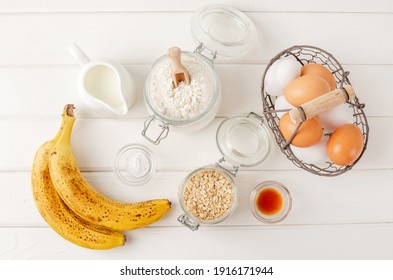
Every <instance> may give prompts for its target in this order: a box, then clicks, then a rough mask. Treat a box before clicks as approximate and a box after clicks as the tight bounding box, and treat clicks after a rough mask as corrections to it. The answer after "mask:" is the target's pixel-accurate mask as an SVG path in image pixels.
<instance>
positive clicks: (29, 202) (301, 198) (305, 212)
mask: <svg viewBox="0 0 393 280" xmlns="http://www.w3.org/2000/svg"><path fill="white" fill-rule="evenodd" d="M190 171H191V170H190ZM188 172H189V171H183V172H174V171H168V172H164V171H160V172H158V173H157V174H156V175H155V176H154V177H153V178H152V180H151V181H149V182H148V183H146V184H145V185H143V186H139V187H130V186H127V185H124V184H122V183H120V182H119V181H118V180H117V179H116V178H115V176H114V174H113V173H111V172H109V173H106V172H104V173H91V172H89V173H85V174H84V175H85V176H86V179H87V180H88V181H89V182H90V183H91V184H92V185H93V186H94V187H95V188H96V189H97V190H98V191H99V192H101V193H103V194H104V195H106V196H108V197H110V198H112V199H116V200H119V201H128V202H132V201H144V200H149V199H154V198H167V199H169V200H170V201H171V202H172V203H173V207H172V210H171V211H170V212H169V213H168V214H167V215H166V216H165V217H164V218H163V219H161V220H160V221H159V222H157V223H155V224H154V226H159V227H167V226H180V224H179V223H178V222H177V220H176V219H177V217H178V216H179V215H180V214H182V213H183V212H182V209H181V207H180V205H179V201H178V188H179V185H180V184H181V182H182V180H183V179H184V178H185V177H186V176H187V174H188ZM267 180H275V181H279V182H282V183H283V184H284V185H286V186H287V187H288V189H289V190H290V192H291V195H292V199H293V208H292V211H291V213H290V214H289V216H288V217H287V219H286V220H284V221H283V222H281V223H280V224H281V225H311V224H317V225H321V224H325V225H328V224H352V223H393V205H392V203H391V197H392V196H393V190H392V188H391V186H390V185H389V184H386V183H385V182H391V181H392V180H393V172H392V171H391V170H367V171H366V172H365V171H363V170H353V171H350V172H348V173H347V174H345V175H342V176H339V177H332V178H325V177H319V176H315V175H312V174H309V173H305V172H304V171H301V170H298V171H241V172H239V174H238V176H237V178H236V183H237V186H238V189H239V205H238V208H237V209H236V211H235V213H234V214H233V216H232V217H231V218H229V219H228V220H227V221H225V222H224V223H222V224H219V226H220V227H221V226H224V227H225V226H247V225H254V226H258V225H262V224H261V223H260V222H259V221H258V220H256V219H255V218H254V216H253V215H252V213H251V211H250V206H249V205H250V202H249V197H250V194H251V192H252V189H253V188H254V187H255V186H256V185H258V184H259V183H261V182H263V181H267ZM0 186H1V187H0V205H1V206H0V209H1V210H2V211H0V227H8V226H11V227H12V226H46V223H45V221H44V220H43V219H42V218H41V216H40V215H39V213H38V211H37V209H36V206H35V204H34V201H33V197H32V194H31V189H30V173H25V172H24V173H20V172H12V173H0Z"/></svg>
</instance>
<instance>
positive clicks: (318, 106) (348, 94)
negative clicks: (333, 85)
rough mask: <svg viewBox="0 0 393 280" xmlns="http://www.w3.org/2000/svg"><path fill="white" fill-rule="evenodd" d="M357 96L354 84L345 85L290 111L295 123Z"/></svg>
mask: <svg viewBox="0 0 393 280" xmlns="http://www.w3.org/2000/svg"><path fill="white" fill-rule="evenodd" d="M354 97H355V91H354V90H353V88H352V86H350V85H345V86H343V88H338V89H335V90H333V91H331V92H328V93H326V94H324V95H321V96H319V97H317V98H315V99H313V100H310V101H308V102H306V103H304V104H302V105H301V106H298V107H296V108H293V109H292V110H290V111H289V116H290V117H291V120H292V122H293V123H295V124H299V123H300V122H303V121H305V120H308V119H311V118H313V117H315V116H317V115H319V114H320V113H323V112H325V111H328V110H330V109H332V108H334V107H336V106H338V105H340V104H343V103H345V102H348V101H349V100H351V99H353V98H354Z"/></svg>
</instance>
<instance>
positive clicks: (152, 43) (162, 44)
mask: <svg viewBox="0 0 393 280" xmlns="http://www.w3.org/2000/svg"><path fill="white" fill-rule="evenodd" d="M246 14H247V15H248V16H249V17H250V18H251V20H252V21H253V22H254V24H255V26H256V28H257V30H258V33H259V34H258V39H259V41H258V44H256V45H255V47H254V48H253V49H252V50H251V51H250V52H249V54H247V55H245V56H243V57H241V58H234V59H231V60H230V62H231V63H240V62H242V63H254V64H255V63H258V64H262V63H267V62H268V61H270V59H271V58H272V57H273V56H275V55H276V54H277V53H278V52H280V51H281V50H283V49H286V48H288V47H291V46H292V45H298V44H306V45H314V46H318V47H320V48H322V49H325V50H326V51H328V52H330V53H333V54H334V56H335V57H336V58H337V59H338V60H339V61H340V62H341V63H343V64H393V55H392V54H393V50H392V48H391V47H390V46H391V45H392V44H393V38H392V37H391V36H386V35H385V32H389V31H390V30H391V27H392V26H393V17H392V16H391V14H368V13H367V14H366V13H353V14H351V16H350V18H349V17H348V16H347V14H345V13H334V14H330V13H317V14H315V13H286V12H282V13H257V12H249V13H246ZM191 17H192V13H191V12H185V13H177V12H172V13H171V12H165V13H144V12H141V13H129V14H122V13H120V14H119V13H109V14H106V13H105V14H95V13H87V14H78V13H75V14H57V13H53V14H44V15H42V14H16V15H12V16H10V15H7V14H6V15H1V14H0V45H1V46H2V50H3V51H2V52H0V65H57V64H75V62H74V61H73V59H72V58H71V56H70V55H69V54H68V51H67V46H68V45H69V44H70V43H72V42H76V43H78V44H79V45H80V47H81V48H82V49H83V50H84V51H85V52H86V54H87V55H89V56H90V57H91V58H97V57H111V58H112V59H115V60H117V61H119V62H120V63H123V64H129V63H148V64H151V63H153V62H154V61H155V60H157V59H158V58H159V57H160V56H162V55H164V54H165V52H166V50H167V49H168V48H169V47H171V46H173V45H177V46H180V47H181V48H182V49H184V50H190V51H193V50H194V49H195V47H196V46H197V45H198V44H196V43H195V42H194V41H193V39H192V36H191V34H190V26H191V24H190V21H191ZM171 30H176V32H172V31H171ZM147 34H148V35H147ZM349 34H350V38H351V42H352V43H351V44H349V43H347V41H348V36H349ZM365 36H367V40H365ZM333 38H334V40H333ZM355 42H356V43H355ZM360 42H361V43H360ZM375 42H381V44H376V43H375ZM382 42H383V43H382ZM26 44H27V45H28V47H25V46H26ZM355 50H356V51H355ZM223 60H224V61H227V60H228V59H221V58H220V56H218V59H217V62H218V63H219V62H220V61H221V62H222V61H223Z"/></svg>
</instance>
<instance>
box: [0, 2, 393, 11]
mask: <svg viewBox="0 0 393 280" xmlns="http://www.w3.org/2000/svg"><path fill="white" fill-rule="evenodd" d="M209 4H212V1H210V0H200V1H198V2H195V1H192V2H187V3H186V4H185V3H184V1H180V0H171V1H165V2H163V1H155V0H147V1H142V2H134V1H132V2H130V1H126V0H113V1H110V2H108V1H104V0H100V1H92V0H90V1H88V0H84V1H78V0H69V1H67V2H64V1H60V0H56V1H53V0H52V1H51V0H43V1H41V2H40V5H34V4H32V2H31V1H28V0H14V1H9V2H7V3H2V7H1V10H0V12H2V13H27V12H29V13H31V12H35V13H37V12H41V13H42V12H45V13H47V12H90V13H91V12H129V11H132V12H134V11H193V10H196V9H198V8H199V7H202V6H204V5H209ZM225 4H227V5H231V6H234V7H236V8H238V9H241V10H242V11H261V12H265V11H279V12H282V11H290V12H299V11H301V12H369V13H371V12H382V13H388V12H393V8H392V5H391V2H390V1H389V0H378V1H373V2H369V1H360V2H359V1H356V0H349V1H348V0H347V1H344V2H343V1H339V0H331V1H329V3H328V4H322V3H319V2H315V1H312V0H305V1H300V2H299V1H298V2H296V3H295V2H293V1H290V0H283V1H268V0H259V1H242V0H227V1H225Z"/></svg>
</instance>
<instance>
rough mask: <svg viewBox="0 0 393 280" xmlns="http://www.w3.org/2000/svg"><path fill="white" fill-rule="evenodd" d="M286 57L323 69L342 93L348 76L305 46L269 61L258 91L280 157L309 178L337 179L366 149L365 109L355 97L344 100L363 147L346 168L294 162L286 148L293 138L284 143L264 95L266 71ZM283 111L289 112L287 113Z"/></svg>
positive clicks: (324, 54) (270, 101) (270, 99)
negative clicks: (307, 173) (359, 134)
mask: <svg viewBox="0 0 393 280" xmlns="http://www.w3.org/2000/svg"><path fill="white" fill-rule="evenodd" d="M286 56H294V57H295V58H296V60H297V61H298V62H299V63H301V64H302V65H306V64H309V63H317V64H322V65H323V66H325V67H327V68H328V69H329V70H330V71H331V73H332V74H333V75H334V77H335V80H336V88H339V89H342V88H343V87H345V86H346V85H350V81H349V79H348V75H349V72H347V71H344V69H343V67H342V66H341V64H340V63H339V62H338V61H337V60H336V59H335V58H334V57H333V55H332V54H330V53H328V52H326V51H324V50H322V49H320V48H317V47H314V46H307V45H298V46H293V47H290V48H288V49H286V50H283V51H282V52H280V53H278V54H277V55H276V56H275V57H273V58H272V59H271V61H270V62H269V64H268V65H267V67H266V70H265V72H264V73H263V77H262V90H261V95H262V101H263V113H264V116H265V117H266V120H267V123H268V126H269V127H270V129H271V131H272V133H273V135H274V137H275V139H276V141H277V144H278V146H279V147H280V150H281V151H282V153H284V154H285V155H286V157H287V158H288V159H289V160H290V161H292V162H293V163H294V164H295V165H296V166H297V167H299V168H302V169H304V170H306V171H309V172H311V173H313V174H316V175H320V176H337V175H340V174H343V173H344V172H346V171H348V170H350V169H352V167H353V166H354V165H355V164H356V163H357V162H358V161H359V159H360V158H361V157H362V155H363V153H364V151H365V150H366V147H367V142H368V135H369V126H368V122H367V118H366V115H365V113H364V111H363V108H364V106H365V105H364V104H363V103H360V102H359V99H358V98H357V97H356V96H355V97H354V98H353V99H351V100H349V99H348V98H347V99H346V103H347V104H348V106H349V107H350V108H351V109H352V111H353V124H355V125H356V126H357V127H359V128H360V130H361V131H362V134H363V141H364V147H363V150H362V152H361V154H360V156H359V157H358V158H357V160H356V161H355V162H353V163H351V164H349V165H346V166H341V165H337V164H334V163H333V162H331V161H329V160H328V161H326V162H325V163H323V164H319V165H316V164H311V163H307V162H304V161H302V159H300V158H297V157H296V156H295V154H294V153H293V152H292V150H291V145H290V141H291V139H292V138H293V137H292V138H291V139H289V140H288V141H286V140H285V139H284V137H283V135H282V133H281V131H280V129H279V121H280V119H279V117H278V116H277V112H278V110H277V111H276V110H275V107H274V103H275V100H276V98H277V97H276V96H272V95H269V93H268V92H266V88H265V76H266V73H267V71H268V70H269V68H270V67H271V66H272V64H273V63H274V62H275V61H277V60H278V59H280V58H283V57H286ZM280 111H282V110H280ZM287 111H289V109H288V110H287ZM299 126H300V125H299ZM295 133H296V131H295ZM324 134H325V135H328V136H330V134H331V132H324ZM293 136H294V135H293Z"/></svg>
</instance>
